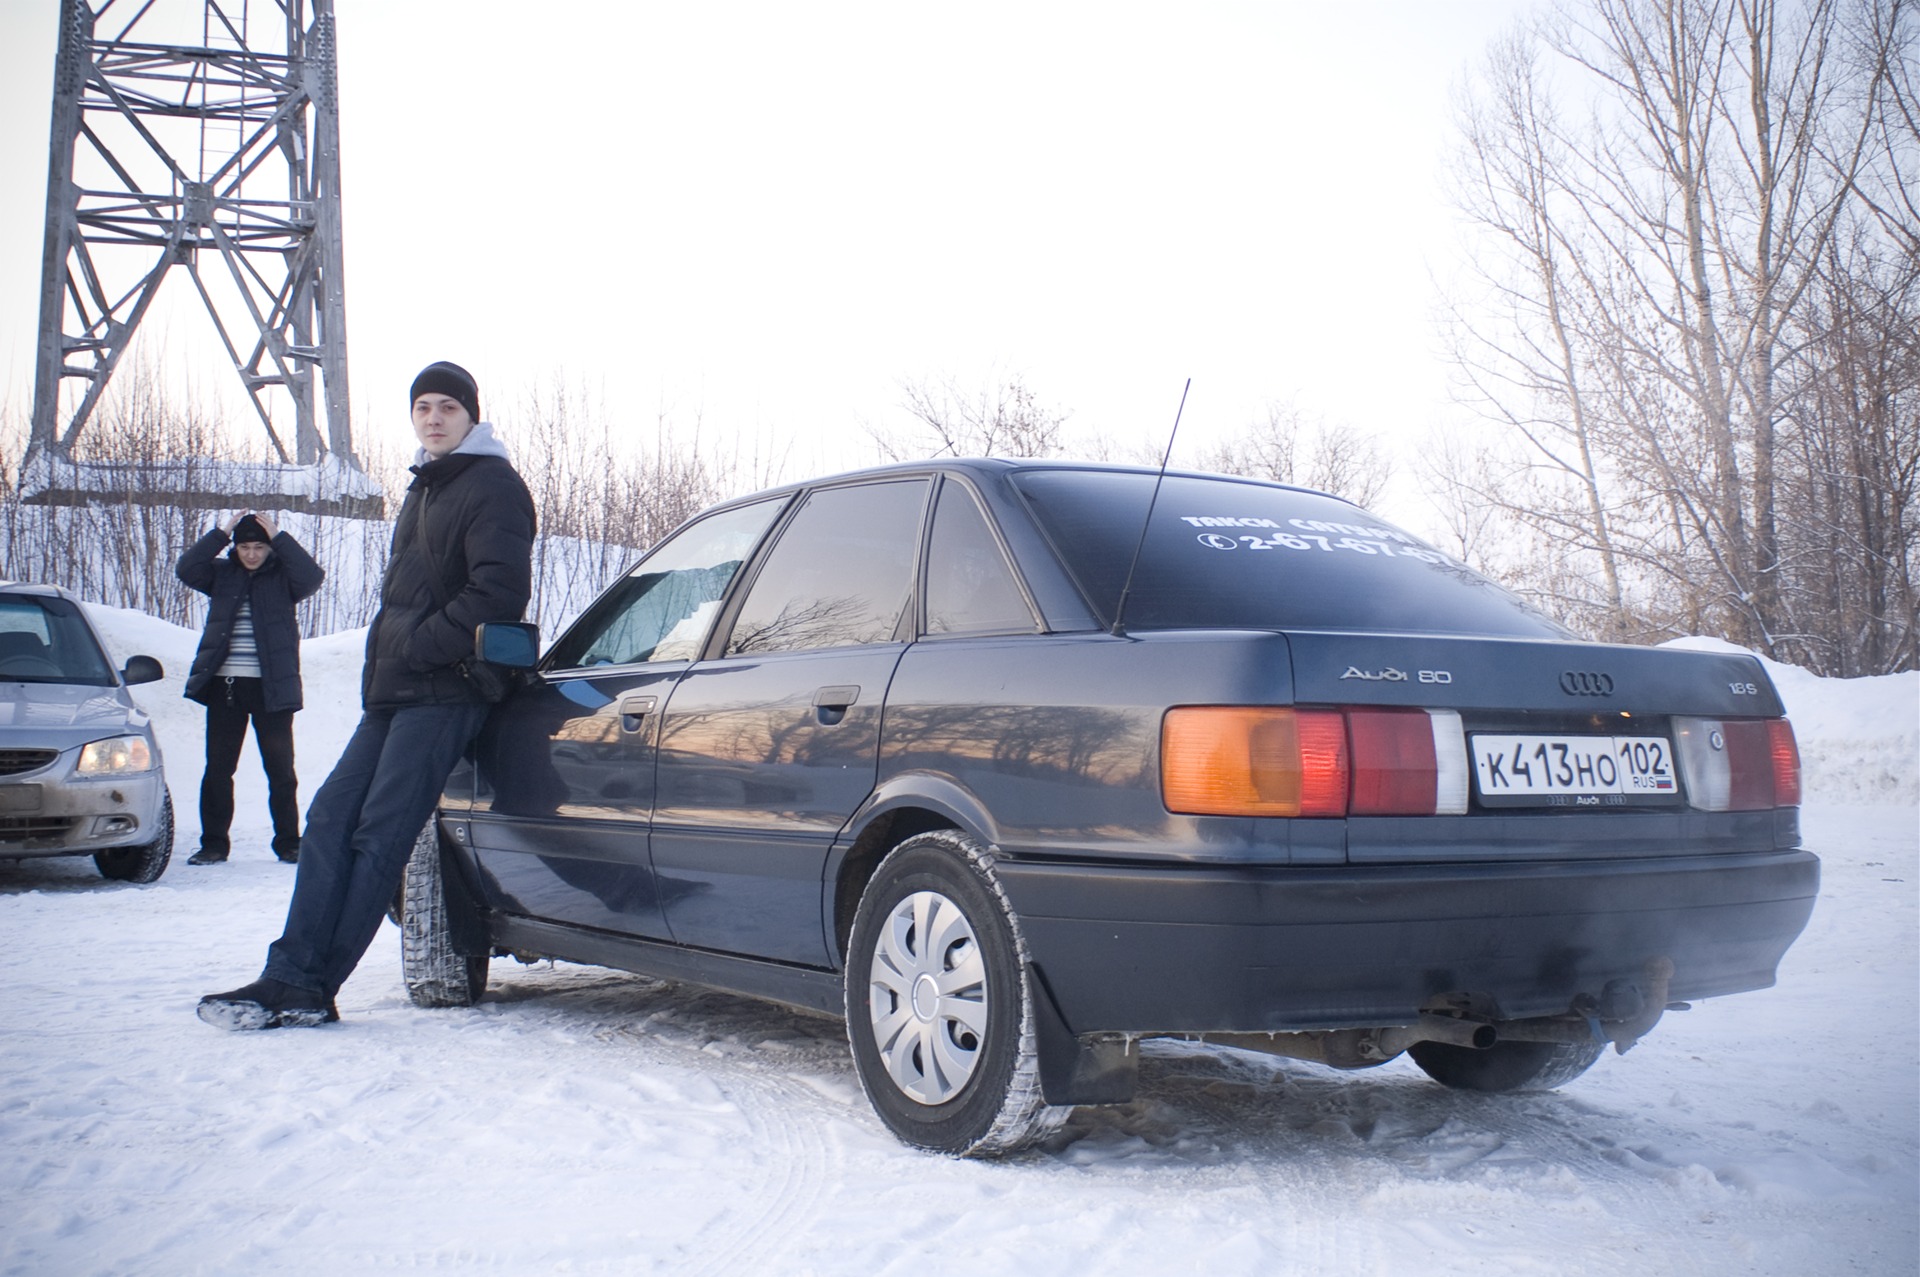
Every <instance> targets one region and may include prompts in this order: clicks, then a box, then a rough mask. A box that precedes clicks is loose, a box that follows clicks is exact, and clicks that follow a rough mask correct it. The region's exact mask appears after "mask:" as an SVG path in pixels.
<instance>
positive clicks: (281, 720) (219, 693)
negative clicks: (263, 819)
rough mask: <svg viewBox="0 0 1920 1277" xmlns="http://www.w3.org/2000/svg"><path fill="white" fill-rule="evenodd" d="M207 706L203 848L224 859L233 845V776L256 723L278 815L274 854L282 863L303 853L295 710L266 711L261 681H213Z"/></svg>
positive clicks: (270, 804)
mask: <svg viewBox="0 0 1920 1277" xmlns="http://www.w3.org/2000/svg"><path fill="white" fill-rule="evenodd" d="M214 694H215V699H214V702H213V704H211V705H209V706H207V769H206V771H205V772H204V773H202V775H201V777H200V846H201V847H202V848H204V849H206V850H208V851H217V852H220V853H222V854H225V853H226V852H227V851H228V850H229V849H230V846H231V843H230V840H229V838H228V831H229V830H230V829H231V828H232V825H233V773H234V769H235V768H237V767H238V766H239V765H240V747H241V746H242V745H244V744H246V740H247V724H248V723H252V724H253V740H254V744H256V745H258V746H259V747H260V766H261V767H262V768H264V769H265V770H266V773H267V811H268V812H269V813H270V814H271V815H272V816H273V852H274V854H275V855H276V856H279V857H280V858H281V859H282V860H285V859H288V858H289V857H291V856H292V855H293V854H294V853H295V852H297V851H299V849H300V782H299V781H298V779H296V778H295V776H294V774H293V711H292V710H290V709H289V710H277V711H273V712H269V711H267V710H266V709H265V708H264V707H263V704H262V701H261V696H260V680H259V679H257V678H230V679H225V680H216V681H215V682H214Z"/></svg>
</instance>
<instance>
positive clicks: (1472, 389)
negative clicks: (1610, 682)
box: [1451, 0, 1920, 663]
mask: <svg viewBox="0 0 1920 1277" xmlns="http://www.w3.org/2000/svg"><path fill="white" fill-rule="evenodd" d="M1914 25H1915V24H1914V19H1913V15H1912V3H1911V0H1585V2H1583V3H1576V2H1574V0H1567V2H1565V3H1562V4H1561V5H1560V6H1559V7H1558V9H1556V10H1555V11H1554V12H1553V14H1552V15H1551V16H1550V18H1549V19H1548V20H1546V21H1544V22H1541V23H1539V24H1537V25H1536V26H1534V27H1532V28H1531V29H1528V30H1524V31H1522V32H1520V33H1518V34H1516V35H1515V36H1514V37H1513V38H1511V39H1508V40H1504V41H1502V42H1501V43H1500V44H1499V45H1497V46H1496V47H1495V48H1494V49H1493V50H1492V52H1491V55H1490V57H1489V59H1488V62H1487V67H1486V71H1485V74H1484V75H1483V76H1482V77H1481V79H1480V82H1479V85H1478V91H1477V92H1476V93H1474V94H1473V95H1471V96H1470V97H1469V98H1468V99H1467V100H1466V102H1465V103H1464V106H1463V110H1462V113H1461V124H1462V127H1461V137H1462V146H1461V151H1460V160H1459V163H1458V164H1457V165H1456V167H1455V179H1456V181H1455V196H1456V201H1457V203H1458V204H1459V206H1460V207H1461V208H1462V209H1464V210H1465V211H1466V212H1467V213H1468V214H1469V215H1470V216H1471V217H1472V218H1473V220H1474V221H1475V222H1476V223H1477V224H1478V226H1479V227H1480V229H1481V231H1482V232H1484V233H1483V235H1482V236H1481V237H1480V240H1479V243H1480V244H1481V250H1480V252H1479V254H1478V256H1477V259H1476V269H1477V272H1478V279H1479V282H1480V284H1481V285H1482V286H1483V289H1484V292H1483V293H1482V295H1480V296H1472V297H1469V296H1462V297H1460V298H1459V299H1457V302H1456V305H1455V309H1454V316H1453V319H1454V322H1453V323H1452V325H1451V331H1452V332H1453V333H1454V334H1455V337H1456V346H1455V359H1456V364H1457V366H1458V367H1459V369H1460V370H1461V373H1462V379H1463V384H1464V385H1465V387H1466V388H1467V389H1468V392H1469V395H1470V397H1471V398H1472V400H1473V401H1474V402H1475V403H1476V404H1477V405H1478V406H1479V407H1480V408H1481V409H1482V411H1483V414H1484V415H1485V416H1486V418H1487V419H1488V420H1490V421H1493V422H1496V423H1498V424H1500V425H1501V426H1502V427H1504V428H1505V429H1506V430H1507V431H1508V432H1509V433H1510V434H1511V435H1512V436H1513V437H1514V438H1516V439H1518V440H1519V441H1521V443H1522V447H1523V455H1524V456H1525V457H1526V458H1527V467H1528V470H1527V475H1528V478H1529V479H1530V480H1531V482H1526V483H1521V484H1517V485H1512V486H1509V487H1507V488H1505V489H1503V490H1499V491H1492V492H1485V493H1482V494H1481V495H1482V496H1483V497H1485V498H1486V499H1488V500H1492V501H1496V502H1499V503H1501V504H1502V505H1503V506H1504V508H1506V509H1507V510H1508V511H1509V512H1510V513H1512V514H1513V515H1514V516H1515V517H1516V518H1518V519H1520V520H1521V521H1522V523H1523V524H1524V525H1525V526H1526V527H1527V528H1528V529H1529V530H1530V531H1531V532H1532V533H1533V534H1534V535H1535V537H1537V538H1538V539H1539V540H1540V541H1541V542H1542V543H1543V544H1544V545H1545V546H1547V547H1550V548H1549V549H1547V550H1545V551H1543V553H1542V554H1541V555H1540V556H1539V561H1540V562H1541V563H1542V564H1547V563H1554V564H1559V563H1561V562H1562V561H1563V560H1564V561H1566V562H1577V561H1578V560H1579V559H1581V558H1585V559H1588V560H1590V561H1592V562H1593V563H1594V564H1595V570H1594V571H1592V572H1586V573H1582V572H1574V573H1572V574H1571V575H1569V576H1564V577H1563V584H1564V583H1565V582H1567V581H1571V582H1579V581H1581V580H1585V581H1588V582H1590V584H1589V585H1588V586H1587V587H1585V588H1588V589H1590V590H1591V591H1593V593H1592V595H1591V597H1586V598H1583V599H1581V600H1579V601H1578V603H1577V605H1576V604H1575V603H1572V602H1570V603H1569V604H1568V606H1569V607H1572V608H1575V609H1576V610H1590V609H1589V605H1591V609H1597V610H1598V611H1599V612H1600V613H1601V614H1604V615H1607V616H1609V617H1611V618H1613V620H1612V623H1611V624H1610V625H1607V626H1603V627H1601V628H1602V630H1603V632H1610V633H1613V634H1616V635H1619V636H1629V635H1634V634H1640V633H1650V634H1652V635H1653V636H1656V637H1657V636H1659V635H1660V634H1661V633H1662V632H1664V631H1666V630H1668V629H1670V628H1673V627H1677V626H1691V627H1693V628H1695V629H1703V630H1707V631H1709V632H1713V633H1719V634H1723V635H1725V636H1726V637H1729V638H1732V639H1735V640H1736V641H1739V642H1743V643H1746V644H1748V645H1750V646H1753V647H1755V648H1758V649H1759V650H1762V651H1764V652H1767V653H1768V654H1770V655H1775V656H1779V657H1782V658H1783V659H1806V660H1811V661H1814V662H1815V663H1819V661H1820V660H1822V659H1824V658H1822V657H1820V656H1818V655H1817V654H1818V653H1821V652H1824V653H1827V654H1828V655H1832V654H1833V653H1835V652H1837V651H1838V650H1839V649H1841V648H1848V649H1852V648H1857V647H1858V645H1859V643H1860V642H1862V641H1863V636H1862V635H1860V634H1858V633H1855V634H1854V635H1853V636H1852V637H1847V636H1846V635H1845V634H1844V633H1842V631H1845V630H1848V629H1849V628H1851V629H1853V630H1857V629H1858V627H1857V625H1855V624H1854V622H1853V621H1851V620H1847V619H1842V618H1840V617H1837V616H1825V615H1823V612H1822V609H1819V608H1815V607H1811V606H1809V600H1810V599H1811V598H1812V597H1814V596H1818V595H1820V594H1822V593H1825V594H1827V595H1829V596H1831V594H1832V586H1831V583H1823V582H1822V581H1821V579H1820V578H1821V576H1822V575H1823V574H1824V573H1826V572H1827V567H1826V565H1825V564H1823V563H1821V562H1820V559H1821V557H1822V556H1821V555H1820V554H1819V553H1817V550H1816V545H1815V544H1814V541H1813V540H1810V539H1809V538H1808V536H1807V530H1808V527H1809V526H1810V522H1809V519H1808V517H1807V512H1806V511H1804V510H1802V509H1800V508H1799V505H1804V503H1805V501H1806V500H1807V499H1808V494H1809V493H1810V492H1811V491H1812V489H1811V488H1810V487H1809V485H1808V478H1809V475H1808V473H1807V470H1806V467H1808V466H1809V465H1810V464H1813V459H1814V457H1816V456H1818V455H1825V454H1826V453H1827V452H1828V451H1830V449H1828V448H1827V447H1826V446H1825V445H1824V444H1821V445H1820V446H1817V447H1816V446H1813V445H1814V444H1815V443H1816V441H1815V440H1814V439H1812V438H1811V437H1810V436H1809V435H1808V433H1807V431H1808V427H1809V423H1810V422H1811V421H1812V420H1813V416H1812V415H1811V414H1810V412H1809V409H1810V407H1811V405H1812V404H1813V403H1815V402H1817V400H1818V394H1819V391H1820V387H1821V385H1822V382H1823V379H1824V378H1825V377H1826V376H1827V374H1828V372H1830V371H1831V369H1830V368H1828V367H1825V366H1822V362H1821V361H1822V359H1831V358H1836V357H1838V355H1839V354H1840V349H1839V347H1836V346H1824V347H1823V345H1822V343H1821V341H1820V340H1819V337H1818V334H1819V332H1820V331H1821V330H1820V326H1819V323H1818V322H1817V321H1816V320H1815V316H1816V315H1817V314H1819V313H1821V312H1822V311H1826V310H1830V309H1831V306H1832V303H1833V301H1834V300H1835V299H1834V297H1833V294H1832V290H1831V286H1830V284H1831V281H1832V280H1834V279H1836V278H1838V276H1839V274H1840V273H1841V270H1842V266H1841V263H1842V259H1843V258H1844V261H1845V262H1846V263H1848V264H1850V265H1849V266H1848V267H1847V269H1846V274H1847V277H1848V278H1849V279H1851V280H1852V281H1853V283H1854V284H1855V285H1860V286H1866V281H1867V279H1868V278H1869V276H1870V275H1871V272H1869V273H1868V274H1862V273H1861V271H1860V270H1858V269H1853V267H1858V266H1860V265H1861V264H1862V263H1864V262H1866V261H1868V260H1870V259H1872V260H1879V259H1880V258H1882V257H1884V256H1886V250H1887V249H1888V248H1889V247H1891V248H1892V249H1893V250H1894V254H1895V255H1896V256H1898V255H1904V256H1905V257H1906V258H1908V259H1911V257H1912V256H1913V247H1912V245H1913V240H1912V239H1911V238H1904V239H1903V236H1910V231H1911V226H1912V225H1913V222H1912V212H1913V199H1912V193H1911V191H1910V190H1908V189H1905V187H1904V186H1903V184H1902V180H1901V179H1902V177H1903V175H1904V174H1905V173H1907V172H1909V171H1911V168H1912V147H1913V140H1914V132H1913V127H1912V112H1911V110H1910V109H1909V107H1910V104H1911V102H1912V95H1911V86H1910V81H1911V77H1912V71H1911V67H1910V66H1908V65H1906V64H1905V58H1904V55H1905V53H1906V52H1907V51H1909V50H1910V49H1911V42H1912V39H1913V28H1914ZM1568 72H1570V73H1571V77H1572V78H1571V87H1570V88H1569V83H1568V81H1566V80H1564V79H1562V80H1556V79H1555V75H1556V73H1568ZM1569 101H1571V102H1573V103H1574V104H1575V105H1576V106H1577V107H1578V108H1579V109H1578V111H1577V112H1574V111H1569V110H1568V106H1567V104H1568V102H1569ZM1868 209H1871V210H1874V212H1875V214H1876V215H1875V216H1866V215H1863V212H1862V210H1868ZM1843 243H1844V244H1846V245H1848V247H1847V248H1846V249H1845V251H1844V252H1841V251H1840V247H1841V245H1842V244H1843ZM1885 274H1886V272H1885V271H1884V270H1882V271H1881V272H1880V276H1884V275H1885ZM1876 278H1877V277H1876ZM1878 295H1879V296H1881V297H1882V298H1884V299H1886V300H1885V304H1884V305H1883V306H1882V307H1881V310H1880V311H1879V312H1876V313H1883V314H1884V312H1885V310H1886V307H1887V306H1891V307H1892V308H1893V313H1892V314H1891V315H1887V316H1886V322H1876V323H1875V325H1874V326H1873V331H1874V332H1875V333H1876V334H1878V338H1877V339H1878V340H1880V341H1882V342H1883V343H1885V342H1892V343H1896V344H1897V341H1898V337H1897V334H1899V333H1900V332H1902V331H1905V332H1911V331H1912V330H1913V328H1914V327H1915V325H1916V323H1917V322H1920V316H1916V314H1915V312H1914V310H1913V303H1914V300H1915V298H1914V296H1913V294H1912V292H1911V291H1906V292H1902V291H1900V290H1897V289H1894V290H1889V289H1886V288H1881V289H1880V291H1879V294H1878ZM1852 332H1853V334H1854V336H1855V337H1856V338H1858V337H1859V336H1860V335H1862V333H1863V330H1862V329H1861V328H1860V327H1859V326H1857V325H1856V326H1855V327H1854V328H1853V329H1852ZM1883 353H1890V352H1883ZM1883 362H1884V361H1883ZM1810 396H1811V398H1810ZM1902 402H1910V394H1909V399H1908V400H1907V401H1902ZM1897 418H1898V411H1897V410H1895V411H1894V412H1892V414H1891V415H1890V416H1887V417H1886V418H1885V419H1884V420H1883V421H1881V422H1880V425H1881V426H1882V428H1883V429H1885V430H1886V431H1888V432H1889V433H1886V434H1884V435H1883V436H1882V438H1884V439H1885V440H1886V441H1887V442H1888V443H1889V444H1890V445H1891V446H1890V447H1886V448H1880V447H1876V448H1873V449H1870V450H1869V452H1870V453H1872V456H1871V457H1869V458H1861V459H1862V460H1871V461H1872V462H1873V463H1874V464H1876V465H1882V466H1890V467H1891V471H1890V472H1889V473H1890V474H1897V473H1898V472H1899V470H1900V467H1901V464H1902V462H1901V447H1900V442H1899V441H1900V438H1901V435H1900V431H1899V428H1898V425H1897ZM1870 420H1871V419H1870ZM1871 485H1872V486H1874V487H1875V489H1876V490H1885V489H1887V488H1888V487H1889V486H1890V480H1889V474H1881V475H1878V476H1876V477H1875V478H1874V479H1873V480H1872V481H1871ZM1891 486H1895V487H1897V486H1898V485H1897V483H1893V484H1892V485H1891ZM1796 503H1798V505H1796ZM1831 504H1832V503H1829V505H1831ZM1902 517H1910V516H1904V515H1903V516H1902ZM1814 522H1816V523H1817V520H1816V521H1814ZM1880 539H1881V540H1883V541H1887V542H1888V546H1890V545H1891V543H1892V542H1895V541H1899V540H1900V536H1899V535H1898V534H1897V533H1896V534H1893V535H1891V536H1889V537H1882V538H1880ZM1877 552H1879V553H1881V554H1882V556H1883V557H1885V554H1886V549H1885V548H1883V549H1882V550H1880V551H1877ZM1568 555H1571V556H1573V557H1572V558H1570V559H1569V558H1567V556H1568ZM1829 557H1830V556H1829ZM1903 588H1905V587H1903ZM1897 592H1898V591H1896V593H1897ZM1888 623H1889V622H1888V621H1886V620H1885V619H1883V620H1882V621H1880V622H1876V624H1878V625H1880V626H1881V627H1882V628H1883V629H1884V626H1885V625H1886V624H1888ZM1886 638H1887V635H1886V634H1885V633H1881V634H1880V635H1879V636H1878V637H1877V638H1875V639H1873V640H1871V644H1870V645H1872V646H1874V647H1876V649H1877V650H1881V651H1886V650H1890V649H1889V647H1888V644H1887V643H1886V641H1885V640H1886ZM1893 646H1894V647H1898V646H1899V645H1898V644H1897V643H1896V644H1894V645H1893ZM1900 659H1905V660H1907V661H1909V662H1910V661H1911V660H1912V657H1911V655H1910V654H1909V655H1908V656H1907V657H1905V658H1900Z"/></svg>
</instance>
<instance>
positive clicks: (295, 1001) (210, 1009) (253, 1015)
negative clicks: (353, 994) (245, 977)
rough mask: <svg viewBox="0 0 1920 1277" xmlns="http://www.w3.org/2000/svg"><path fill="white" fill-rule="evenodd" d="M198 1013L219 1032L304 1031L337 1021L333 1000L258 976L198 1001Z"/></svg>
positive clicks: (336, 1010)
mask: <svg viewBox="0 0 1920 1277" xmlns="http://www.w3.org/2000/svg"><path fill="white" fill-rule="evenodd" d="M198 1014H199V1016H200V1018H201V1019H202V1020H205V1021H206V1022H207V1023H208V1024H211V1025H213V1026H214V1027H215V1028H219V1029H282V1028H308V1027H311V1026H313V1025H316V1024H331V1023H333V1022H334V1021H335V1020H338V1019H339V1018H340V1012H339V1010H338V1009H337V1008H336V1007H335V1006H334V1005H333V999H332V998H329V997H327V996H326V995H325V994H321V993H314V992H312V991H310V990H307V989H302V988H299V987H298V986H296V985H291V984H283V983H281V982H280V981H278V980H272V979H269V978H267V977H266V976H261V977H260V978H259V979H258V980H255V981H254V982H253V983H252V984H249V985H247V986H245V987H244V988H239V989H234V990H233V991H231V992H229V993H209V994H208V995H207V996H206V997H204V998H201V999H200V1006H199V1008H198Z"/></svg>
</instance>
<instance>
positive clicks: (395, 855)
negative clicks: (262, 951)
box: [263, 704, 491, 998]
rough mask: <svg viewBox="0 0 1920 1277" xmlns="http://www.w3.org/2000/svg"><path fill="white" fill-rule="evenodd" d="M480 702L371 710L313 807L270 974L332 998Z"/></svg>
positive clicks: (387, 898) (482, 712) (392, 887)
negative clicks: (284, 926) (283, 930)
mask: <svg viewBox="0 0 1920 1277" xmlns="http://www.w3.org/2000/svg"><path fill="white" fill-rule="evenodd" d="M490 708H491V707H490V706H487V705H482V704H458V705H419V706H411V707H408V708H406V709H380V710H368V711H366V712H365V713H364V714H363V715H361V718H360V725H359V726H358V727H356V728H354V731H353V738H352V739H351V740H349V741H348V742H347V747H346V749H345V750H343V751H342V752H341V754H340V761H339V762H337V763H335V764H334V766H333V774H332V775H330V776H328V777H327V779H326V782H325V783H324V784H322V785H321V786H320V790H319V792H318V793H316V794H315V795H314V796H313V803H312V805H311V806H309V807H308V808H307V831H306V833H305V835H304V836H302V838H301V839H300V862H299V866H298V868H297V869H296V871H295V874H294V882H293V900H292V902H291V903H290V904H289V905H288V906H287V927H286V931H285V932H284V933H282V935H281V936H280V938H279V939H278V940H276V941H274V942H273V946H272V947H271V948H270V949H268V950H267V966H266V970H265V971H264V972H263V974H264V975H265V976H267V977H268V978H269V979H273V980H278V981H280V982H281V983H283V984H291V985H294V986H295V987H297V988H301V989H307V990H309V991H311V992H314V993H321V994H325V995H326V996H327V997H329V998H330V997H332V996H333V995H334V994H335V993H337V992H339V989H340V986H341V985H342V984H345V983H346V980H347V977H348V976H349V975H351V974H353V968H354V967H355V966H356V965H358V963H359V961H360V958H361V955H363V954H365V953H366V951H367V946H368V945H370V944H372V943H373V937H374V936H375V935H376V934H378V932H379V930H380V920H381V919H382V918H383V917H385V916H386V912H387V906H388V905H390V904H391V903H393V897H394V893H395V892H397V891H398V890H399V889H400V879H401V876H402V875H403V874H405V873H406V869H407V858H408V857H409V856H410V855H411V854H412V852H413V842H414V839H415V838H416V837H417V836H418V835H419V833H420V828H421V826H423V825H425V824H426V823H427V818H428V817H429V816H431V815H432V814H433V809H434V805H435V804H436V803H438V802H439V801H440V795H441V792H442V790H443V788H444V787H445V785H446V780H447V774H448V773H449V772H451V771H452V770H453V767H454V764H455V763H457V762H459V761H460V756H461V754H463V753H465V752H466V748H467V745H468V744H469V743H470V742H471V741H472V740H473V738H474V736H475V735H476V734H477V733H478V732H479V731H480V725H481V724H482V723H484V722H485V721H486V717H487V711H488V709H490Z"/></svg>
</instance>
